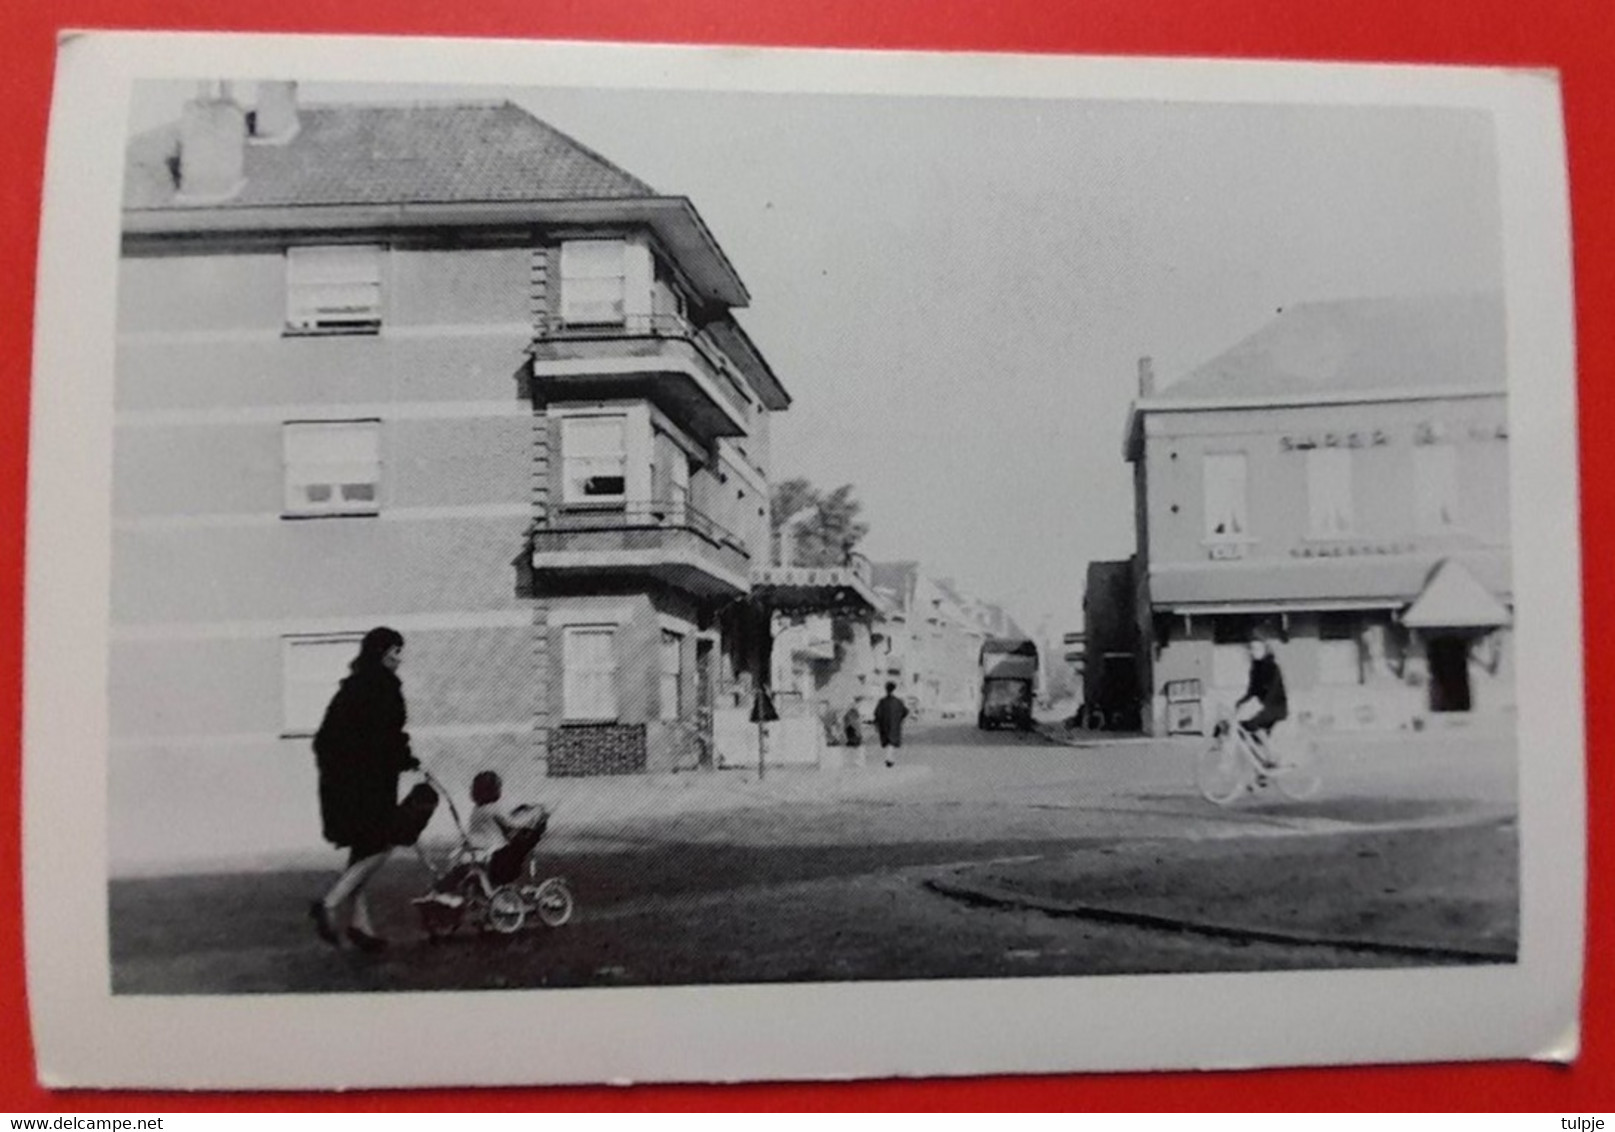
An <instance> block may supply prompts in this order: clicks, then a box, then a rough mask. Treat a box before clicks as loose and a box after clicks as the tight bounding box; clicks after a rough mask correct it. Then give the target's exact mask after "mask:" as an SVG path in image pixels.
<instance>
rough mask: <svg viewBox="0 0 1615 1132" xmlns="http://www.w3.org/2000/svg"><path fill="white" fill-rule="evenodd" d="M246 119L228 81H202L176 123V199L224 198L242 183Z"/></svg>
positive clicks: (210, 199) (233, 194)
mask: <svg viewBox="0 0 1615 1132" xmlns="http://www.w3.org/2000/svg"><path fill="white" fill-rule="evenodd" d="M246 139H247V116H246V113H245V112H244V111H243V110H242V109H241V107H240V106H238V105H237V104H236V100H235V95H234V93H233V92H232V91H231V89H230V84H229V83H227V82H220V83H200V84H198V89H197V93H196V97H195V98H193V99H191V101H189V102H187V103H186V104H185V109H184V111H183V113H182V114H181V116H180V123H179V163H178V168H177V174H178V182H179V199H180V200H182V201H191V202H195V203H206V202H209V201H217V200H226V199H228V198H230V197H233V196H235V194H236V193H238V192H240V191H241V185H242V182H243V181H244V180H245V176H244V173H245V160H246V152H245V150H246Z"/></svg>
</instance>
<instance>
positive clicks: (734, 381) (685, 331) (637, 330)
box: [540, 312, 751, 410]
mask: <svg viewBox="0 0 1615 1132" xmlns="http://www.w3.org/2000/svg"><path fill="white" fill-rule="evenodd" d="M540 337H542V338H544V339H548V340H559V341H566V340H570V341H590V340H595V341H606V340H610V339H616V338H669V339H676V340H679V341H683V342H688V343H689V344H690V346H691V347H693V348H694V349H695V351H696V353H698V354H700V355H701V358H702V360H704V361H705V362H706V363H707V365H708V366H709V367H710V368H711V370H712V372H713V373H714V374H716V375H717V377H718V380H719V381H721V382H722V383H723V385H724V388H725V391H726V392H727V393H728V394H729V396H730V398H731V399H732V401H733V403H734V406H735V408H737V409H741V410H744V409H745V408H746V407H747V406H748V405H749V404H750V403H751V402H750V398H749V397H747V395H746V393H745V390H744V389H742V388H741V385H740V380H739V379H738V378H737V377H735V375H734V372H733V367H732V365H731V364H730V362H729V359H728V358H726V357H725V356H724V354H723V351H721V350H719V349H718V347H717V346H716V345H714V344H713V342H712V340H711V339H710V338H709V337H708V336H707V335H706V333H705V332H704V331H702V330H701V329H700V328H699V327H697V326H696V325H695V324H694V323H693V322H691V321H690V320H689V319H688V318H686V317H684V316H683V315H681V314H674V313H672V312H667V313H663V314H635V315H628V316H626V317H625V318H624V319H623V321H621V322H615V323H598V324H596V323H566V322H562V321H560V320H559V319H555V320H553V321H551V322H550V323H549V324H548V326H547V327H545V329H544V332H543V333H542V334H541V335H540Z"/></svg>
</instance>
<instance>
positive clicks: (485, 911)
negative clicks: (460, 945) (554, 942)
mask: <svg viewBox="0 0 1615 1132" xmlns="http://www.w3.org/2000/svg"><path fill="white" fill-rule="evenodd" d="M422 773H423V774H425V772H422ZM425 777H426V780H427V782H428V783H430V784H431V785H432V786H433V787H435V788H436V789H437V792H438V793H439V794H440V795H441V796H442V797H443V800H444V801H445V802H447V803H448V808H449V816H450V817H452V818H453V819H454V829H455V833H456V835H457V836H458V838H459V844H458V845H457V846H456V847H455V848H454V849H453V850H451V851H450V853H449V856H448V859H447V861H446V862H445V864H444V866H443V867H442V868H438V867H437V866H436V865H434V864H433V862H432V859H431V857H430V855H429V854H428V853H427V852H426V850H425V849H424V848H422V847H421V846H420V845H417V846H416V851H417V852H418V853H419V855H420V858H421V863H422V864H423V865H425V866H426V870H427V872H429V873H431V874H432V887H431V890H430V891H429V892H427V893H426V894H425V895H423V896H418V897H416V898H415V900H414V905H415V908H416V911H417V912H418V913H419V915H420V918H421V927H423V928H424V929H425V930H426V934H427V937H428V938H429V939H431V940H433V941H436V940H439V939H443V938H445V937H447V936H450V935H453V934H454V933H455V932H456V931H457V930H459V928H460V927H461V926H462V925H465V926H467V927H471V928H475V929H477V930H480V931H485V932H487V931H493V932H499V933H502V934H506V935H508V934H511V933H514V932H518V931H520V930H521V929H522V927H523V925H525V924H526V923H527V921H528V917H532V918H533V919H535V920H537V921H538V922H539V923H540V924H543V925H544V926H545V927H547V928H558V927H561V926H562V925H563V924H565V923H566V922H567V921H568V920H570V919H571V918H572V912H573V910H574V907H575V904H574V901H573V899H572V889H571V888H570V887H569V886H568V885H567V883H566V880H565V878H563V877H555V876H552V877H546V876H544V875H543V873H542V871H541V869H540V867H539V863H538V860H537V858H536V857H535V856H534V854H533V850H534V849H536V848H537V847H538V843H539V841H540V840H542V839H543V837H544V832H545V830H546V829H548V827H549V812H548V811H547V810H545V809H544V807H542V806H517V807H515V808H514V809H513V810H512V811H511V812H510V818H511V820H512V821H513V822H514V823H515V825H516V829H515V831H514V832H513V833H511V834H510V835H509V838H508V840H507V841H506V843H505V844H504V845H503V846H501V847H500V848H498V849H496V850H494V851H493V852H492V853H491V854H483V853H480V852H478V851H477V848H476V847H475V846H474V845H472V843H471V838H470V836H469V834H468V833H467V830H466V827H465V823H464V822H463V821H461V820H460V811H459V809H458V808H456V806H455V805H454V800H453V798H452V797H451V796H450V794H449V792H448V791H447V790H445V789H444V788H443V786H442V784H441V783H439V782H437V781H436V780H435V779H433V778H432V776H431V775H429V774H427V775H425Z"/></svg>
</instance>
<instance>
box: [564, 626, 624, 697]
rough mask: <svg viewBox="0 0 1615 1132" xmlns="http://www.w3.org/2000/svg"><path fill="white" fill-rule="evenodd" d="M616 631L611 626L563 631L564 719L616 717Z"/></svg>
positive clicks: (585, 627)
mask: <svg viewBox="0 0 1615 1132" xmlns="http://www.w3.org/2000/svg"><path fill="white" fill-rule="evenodd" d="M616 639H617V631H616V629H615V627H612V626H593V625H591V626H577V627H570V628H568V629H567V630H566V633H565V637H564V640H563V642H562V646H561V664H562V668H563V670H564V680H563V686H562V693H561V694H562V701H563V704H562V706H563V709H564V711H565V715H566V718H568V719H576V720H609V719H615V718H617V657H616Z"/></svg>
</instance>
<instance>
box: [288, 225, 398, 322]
mask: <svg viewBox="0 0 1615 1132" xmlns="http://www.w3.org/2000/svg"><path fill="white" fill-rule="evenodd" d="M381 253H382V249H381V248H380V247H379V246H377V245H373V244H355V245H337V246H328V247H295V248H288V249H286V325H287V327H288V328H289V329H291V330H369V329H374V328H375V327H377V326H379V325H380V324H381Z"/></svg>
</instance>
